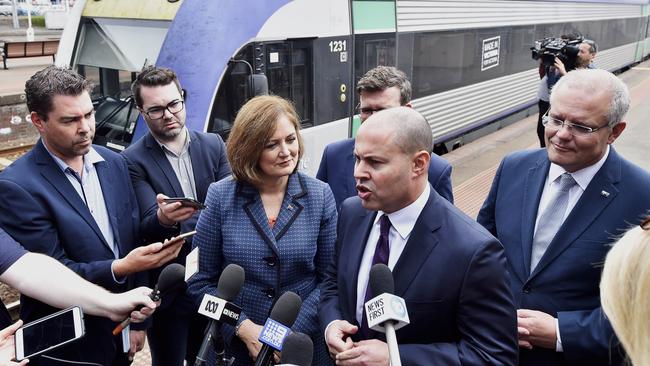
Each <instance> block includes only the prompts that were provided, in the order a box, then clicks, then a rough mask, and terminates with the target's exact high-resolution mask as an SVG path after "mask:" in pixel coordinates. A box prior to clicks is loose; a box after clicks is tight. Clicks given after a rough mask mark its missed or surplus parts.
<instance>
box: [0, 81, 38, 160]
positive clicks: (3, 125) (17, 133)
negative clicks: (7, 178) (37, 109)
mask: <svg viewBox="0 0 650 366" xmlns="http://www.w3.org/2000/svg"><path fill="white" fill-rule="evenodd" d="M24 99H25V95H24V94H17V95H9V96H0V151H2V150H6V149H11V148H15V147H20V146H25V145H31V144H34V143H35V142H36V141H37V140H38V137H39V135H38V130H36V128H35V127H34V125H32V123H31V121H30V120H29V119H28V117H29V112H28V111H27V105H26V104H25V102H24Z"/></svg>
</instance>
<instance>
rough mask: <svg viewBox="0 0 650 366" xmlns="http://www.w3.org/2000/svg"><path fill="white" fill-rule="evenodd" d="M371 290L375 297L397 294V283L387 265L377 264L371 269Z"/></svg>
mask: <svg viewBox="0 0 650 366" xmlns="http://www.w3.org/2000/svg"><path fill="white" fill-rule="evenodd" d="M369 283H370V290H371V294H372V296H373V297H375V296H379V295H381V294H383V293H388V294H393V293H394V292H395V282H394V280H393V272H391V271H390V268H388V266H387V265H385V264H383V263H377V264H375V265H374V266H372V268H370V280H369Z"/></svg>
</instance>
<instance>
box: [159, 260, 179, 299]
mask: <svg viewBox="0 0 650 366" xmlns="http://www.w3.org/2000/svg"><path fill="white" fill-rule="evenodd" d="M184 281H185V267H183V265H181V264H178V263H172V264H169V265H167V267H165V268H163V270H162V271H161V272H160V275H158V285H157V286H158V290H159V291H160V292H161V293H164V292H166V291H169V290H171V289H173V288H175V287H176V286H178V285H179V284H181V283H183V282H184Z"/></svg>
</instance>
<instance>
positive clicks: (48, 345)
mask: <svg viewBox="0 0 650 366" xmlns="http://www.w3.org/2000/svg"><path fill="white" fill-rule="evenodd" d="M84 332H85V329H84V319H83V312H82V311H81V308H80V307H78V306H75V307H72V308H69V309H66V310H61V311H59V312H58V313H54V314H52V315H49V316H46V317H44V318H41V319H38V320H35V321H33V322H31V323H28V324H25V325H23V326H22V327H20V328H18V330H17V331H16V334H14V342H15V345H16V361H18V362H20V361H22V360H24V359H25V358H30V357H33V356H36V355H40V354H41V353H43V352H47V351H50V350H53V349H55V348H57V347H60V346H63V345H64V344H68V343H70V342H73V341H75V340H77V339H79V338H81V337H82V336H83V335H84Z"/></svg>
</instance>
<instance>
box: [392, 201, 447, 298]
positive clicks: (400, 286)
mask: <svg viewBox="0 0 650 366" xmlns="http://www.w3.org/2000/svg"><path fill="white" fill-rule="evenodd" d="M440 199H442V198H440V197H439V196H437V194H436V193H435V192H434V190H433V188H431V194H430V195H429V200H428V201H427V203H426V205H425V206H424V208H423V209H422V212H421V213H420V216H419V217H418V219H417V221H416V222H415V226H414V227H413V231H412V232H411V235H410V236H409V239H408V241H407V242H406V246H405V247H404V251H403V252H402V255H400V257H399V259H398V260H397V263H396V264H395V268H394V269H393V273H394V275H393V277H394V278H395V295H397V296H401V297H403V296H404V293H405V292H406V290H407V289H408V287H409V286H410V285H411V283H413V279H414V278H415V276H416V275H417V274H418V273H419V272H420V267H422V265H423V264H424V262H426V260H427V259H428V258H429V255H430V254H431V251H432V250H433V248H435V247H436V246H437V245H438V242H439V240H438V239H439V238H438V236H437V235H436V234H435V232H436V231H437V230H438V228H440V222H439V221H438V220H435V218H436V217H443V216H444V215H445V214H444V213H443V212H442V208H443V206H441V205H440V203H438V202H436V200H440Z"/></svg>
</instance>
